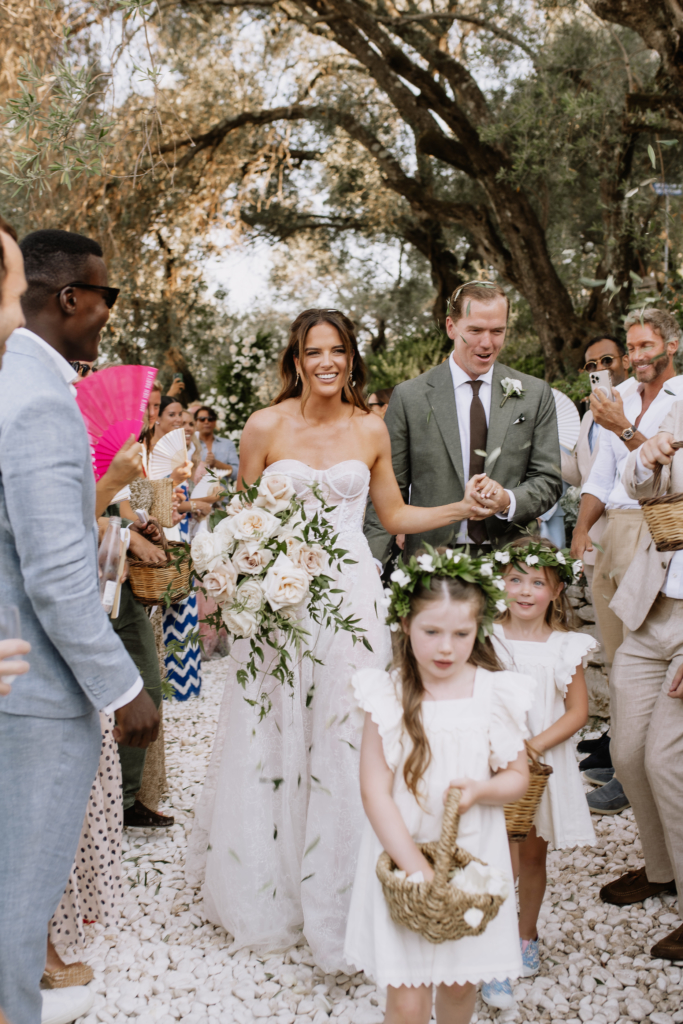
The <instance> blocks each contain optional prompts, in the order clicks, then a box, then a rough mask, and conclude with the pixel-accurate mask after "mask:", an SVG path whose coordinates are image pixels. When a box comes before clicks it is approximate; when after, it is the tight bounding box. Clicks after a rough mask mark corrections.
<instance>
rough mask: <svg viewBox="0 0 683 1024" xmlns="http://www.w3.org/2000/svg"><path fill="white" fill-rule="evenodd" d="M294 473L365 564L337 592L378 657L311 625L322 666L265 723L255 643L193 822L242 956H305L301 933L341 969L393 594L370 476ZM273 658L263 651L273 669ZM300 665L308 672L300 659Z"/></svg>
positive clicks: (213, 895)
mask: <svg viewBox="0 0 683 1024" xmlns="http://www.w3.org/2000/svg"><path fill="white" fill-rule="evenodd" d="M271 473H284V474H286V475H287V476H289V477H290V478H291V479H292V482H293V484H294V487H295V488H296V492H297V495H298V496H299V498H301V499H302V500H303V501H304V503H305V506H306V509H307V511H308V510H310V511H311V512H313V511H314V510H315V509H317V508H318V507H319V504H320V503H319V501H318V499H317V498H316V497H315V495H314V494H313V491H312V490H311V486H316V485H317V486H318V487H320V493H322V495H323V497H324V498H325V501H326V503H327V504H328V505H334V506H336V508H335V511H334V513H332V516H331V518H332V519H333V524H334V527H335V529H336V530H337V531H338V533H339V545H338V546H339V547H342V548H345V549H347V550H348V551H349V557H350V558H353V559H355V564H353V565H346V566H344V572H343V574H342V575H341V576H339V578H338V581H337V583H336V584H333V585H336V586H338V587H339V588H340V589H342V590H343V591H344V597H343V600H344V614H346V615H349V614H350V615H354V616H356V617H357V618H358V619H360V624H361V625H362V626H364V627H365V629H366V634H365V635H366V636H367V638H368V640H369V642H370V644H371V646H372V649H373V651H372V653H370V651H368V650H367V649H366V648H365V647H364V646H363V645H362V644H356V645H355V646H354V645H353V644H352V642H351V638H350V636H349V634H348V633H346V632H341V631H340V632H338V633H336V634H335V633H333V632H332V631H330V630H325V629H321V628H320V627H319V626H317V625H316V623H313V622H310V620H309V621H308V622H304V625H305V626H306V628H307V629H309V631H310V633H311V639H309V644H311V643H312V640H314V641H315V649H314V654H315V657H316V658H318V659H320V661H321V662H322V664H319V665H318V664H314V663H312V662H311V661H310V660H308V659H303V660H301V661H300V662H299V661H297V663H296V665H295V666H294V672H295V679H296V683H295V686H294V689H293V690H292V689H291V688H290V687H288V686H285V687H283V686H282V685H281V684H280V682H279V681H278V680H277V679H274V678H272V677H270V678H268V677H266V678H265V680H264V682H265V685H266V687H267V689H268V691H269V692H270V693H271V699H272V703H273V706H272V709H271V711H270V712H269V714H268V715H267V716H266V717H265V718H264V719H263V720H262V721H259V719H258V709H256V708H254V707H252V706H251V705H250V704H248V703H247V701H246V700H245V697H246V698H253V696H254V693H253V692H250V691H254V690H256V689H257V688H258V685H257V684H256V683H251V682H250V683H249V684H248V685H247V688H246V691H245V690H244V689H243V688H242V687H241V686H240V685H239V684H238V683H237V681H236V671H237V669H238V667H239V662H240V660H242V659H244V658H245V655H246V652H247V651H248V641H246V640H239V641H237V642H236V643H235V644H234V645H233V648H232V651H231V655H232V657H231V660H230V662H229V666H230V668H229V675H228V679H227V681H226V686H225V693H224V697H223V704H222V707H221V713H220V718H219V721H218V727H217V732H216V739H215V744H214V749H213V753H212V756H211V761H210V763H209V768H208V772H207V778H206V782H205V784H204V789H203V792H202V795H201V797H200V799H199V801H198V804H197V807H196V810H195V825H194V829H193V832H192V836H191V839H190V850H189V854H188V866H187V874H188V879H189V880H190V881H191V882H193V883H196V882H197V881H199V880H200V879H201V878H202V877H204V889H203V896H204V904H205V909H206V913H207V916H208V917H209V919H210V920H211V921H213V922H214V923H215V924H220V925H222V926H223V927H224V928H225V929H226V931H227V932H229V933H230V934H231V935H232V936H233V938H234V944H233V947H232V948H233V949H239V948H242V947H248V948H250V949H253V950H256V951H257V952H262V953H268V952H274V951H277V950H282V949H286V948H287V947H289V946H292V945H295V944H296V943H297V942H298V941H299V939H300V938H301V935H302V933H303V935H304V936H305V938H306V941H307V942H308V943H309V945H310V947H311V950H312V952H313V956H314V958H315V960H316V963H317V964H318V965H319V966H320V967H321V968H323V970H325V971H328V972H334V971H337V970H343V969H344V968H345V966H346V964H345V961H344V957H343V944H344V932H345V928H346V918H347V913H348V907H349V900H350V898H351V886H352V884H353V878H354V873H355V868H356V857H357V853H358V845H359V841H360V835H361V831H362V826H363V820H364V819H363V808H362V804H361V799H360V787H359V779H358V770H359V751H360V738H361V731H362V724H363V718H362V714H361V713H359V711H358V710H357V709H356V706H355V703H354V699H353V693H352V690H351V686H350V680H351V676H352V675H353V673H354V672H356V671H358V670H359V669H361V668H368V667H374V668H385V666H386V665H387V662H388V661H389V659H390V656H391V643H390V634H389V630H388V628H387V627H386V626H385V625H384V609H383V607H382V606H381V605H380V598H381V596H382V586H381V582H380V579H379V576H378V573H377V569H376V568H375V564H374V562H373V560H372V556H371V554H370V549H369V547H368V544H367V541H366V540H365V537H364V536H363V516H364V513H365V506H366V503H367V496H368V488H369V484H370V471H369V469H368V467H367V466H366V465H365V463H363V462H360V461H358V460H356V459H349V460H347V461H345V462H340V463H338V464H337V465H336V466H332V467H331V468H330V469H325V470H316V469H311V468H310V467H309V466H307V465H305V464H304V463H303V462H299V461H297V460H295V459H284V460H281V461H279V462H276V463H273V464H272V465H271V466H269V467H268V468H267V469H266V470H265V472H264V476H266V475H269V474H271ZM267 651H268V649H267V648H266V650H265V652H264V653H266V657H267ZM293 660H296V658H295V656H294V655H293Z"/></svg>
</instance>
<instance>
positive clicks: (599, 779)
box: [581, 768, 614, 786]
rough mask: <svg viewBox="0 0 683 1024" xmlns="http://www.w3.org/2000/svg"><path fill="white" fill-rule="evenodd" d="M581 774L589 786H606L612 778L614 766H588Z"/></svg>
mask: <svg viewBox="0 0 683 1024" xmlns="http://www.w3.org/2000/svg"><path fill="white" fill-rule="evenodd" d="M581 774H582V775H583V777H584V779H585V780H586V782H590V784H591V786H606V785H607V783H608V782H611V781H612V779H613V778H614V768H589V769H588V771H586V772H581Z"/></svg>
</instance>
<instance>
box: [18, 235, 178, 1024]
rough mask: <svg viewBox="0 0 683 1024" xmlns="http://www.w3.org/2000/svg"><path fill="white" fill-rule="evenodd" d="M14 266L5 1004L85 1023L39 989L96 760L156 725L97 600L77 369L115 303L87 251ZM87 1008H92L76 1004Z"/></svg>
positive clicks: (72, 992) (86, 246) (49, 246)
mask: <svg viewBox="0 0 683 1024" xmlns="http://www.w3.org/2000/svg"><path fill="white" fill-rule="evenodd" d="M20 249H21V254H22V255H23V260H24V270H25V276H26V281H27V288H26V291H25V293H24V295H23V296H22V300H21V302H22V309H23V316H24V321H25V326H20V327H17V328H16V329H15V330H14V331H13V332H12V334H11V335H10V337H9V339H8V341H7V351H6V354H5V357H4V359H3V365H2V370H1V371H0V581H1V582H2V601H3V603H5V604H11V605H17V606H18V608H19V611H20V615H21V625H22V633H23V634H24V637H25V639H27V640H29V642H30V644H31V660H30V668H29V671H28V672H27V673H26V674H25V675H23V676H22V677H21V679H20V680H19V681H18V682H17V683H15V685H14V686H13V687H12V692H11V693H10V694H9V695H8V696H6V697H3V701H2V707H0V777H1V778H2V787H0V864H2V870H3V881H2V883H1V884H0V1005H2V1007H3V1009H4V1010H5V1012H6V1013H7V1016H8V1018H9V1020H11V1021H12V1024H40V1022H41V1017H42V1021H43V1022H44V1024H45V1022H48V1021H57V1020H59V1021H61V1022H66V1021H70V1020H73V1019H75V1018H76V1017H78V1016H81V1015H82V1014H83V1013H87V1012H88V1008H89V1005H90V1003H91V998H88V999H85V1002H86V1003H87V1004H88V1005H87V1006H85V1005H84V995H83V989H81V988H79V987H78V986H72V987H70V988H64V989H58V990H46V992H45V994H42V993H41V990H40V979H41V976H42V974H43V970H44V968H45V954H46V937H47V928H48V922H49V921H50V918H51V917H52V915H53V914H54V912H55V910H56V909H57V906H58V904H59V901H60V899H61V897H62V894H63V893H64V890H65V888H66V884H67V881H68V878H69V873H70V871H71V867H72V864H73V860H74V856H75V853H76V848H77V845H78V838H79V835H80V833H81V828H82V826H83V820H84V818H85V812H86V807H87V804H88V797H89V795H90V789H91V786H92V783H93V780H94V778H95V775H96V772H97V766H98V763H99V759H100V749H101V741H102V737H101V730H100V718H99V714H98V712H99V711H100V710H102V711H105V712H107V713H109V714H114V715H115V718H116V726H115V729H114V739H116V740H117V741H118V742H120V743H123V744H128V745H130V746H134V747H146V746H147V745H148V744H149V743H150V742H151V741H153V740H154V739H156V736H157V732H158V728H159V714H158V712H157V710H156V708H155V706H154V703H153V701H152V699H151V698H150V697H149V695H148V694H147V693H146V691H145V690H144V689H143V682H142V678H141V677H140V675H139V672H138V669H137V668H136V666H135V663H134V662H133V660H132V659H131V658H130V657H129V655H128V654H127V653H126V651H125V649H124V647H123V644H122V643H121V640H120V639H119V638H118V637H117V636H116V634H115V633H114V631H113V629H112V625H111V622H110V621H109V619H108V617H107V615H106V614H105V612H104V610H103V608H102V605H101V603H100V599H99V583H98V573H97V529H96V523H95V514H96V491H95V478H94V475H93V469H92V456H91V452H90V445H89V443H88V435H87V432H86V429H85V424H84V422H83V418H82V416H81V414H80V412H79V410H78V406H77V405H76V402H75V400H74V394H75V387H74V386H73V381H74V380H75V379H76V377H77V373H76V371H74V369H73V366H72V365H71V363H72V362H75V361H78V362H85V363H92V362H94V361H95V360H96V359H97V354H98V345H99V339H100V333H101V331H102V328H103V327H104V325H105V324H106V322H107V320H108V319H109V311H110V309H111V307H112V306H113V304H114V301H115V299H116V296H117V294H118V291H117V289H115V288H110V287H109V285H108V283H107V268H106V266H105V263H104V260H103V259H102V249H101V248H100V246H99V245H98V243H97V242H95V241H93V240H92V239H90V238H86V237H84V236H83V235H77V234H74V233H72V232H68V231H34V232H33V233H32V234H30V235H28V236H27V237H26V238H24V239H23V241H22V243H21V246H20ZM85 995H86V996H88V993H87V992H86V993H85Z"/></svg>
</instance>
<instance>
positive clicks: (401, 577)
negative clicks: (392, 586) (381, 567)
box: [389, 569, 410, 587]
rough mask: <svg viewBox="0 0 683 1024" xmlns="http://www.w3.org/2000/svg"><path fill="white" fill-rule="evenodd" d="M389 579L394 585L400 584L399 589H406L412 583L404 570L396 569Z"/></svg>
mask: <svg viewBox="0 0 683 1024" xmlns="http://www.w3.org/2000/svg"><path fill="white" fill-rule="evenodd" d="M389 579H390V580H391V582H392V583H398V585H399V587H405V586H406V584H407V583H410V576H409V575H408V573H407V572H404V571H403V569H394V571H393V572H392V574H391V576H390V577H389Z"/></svg>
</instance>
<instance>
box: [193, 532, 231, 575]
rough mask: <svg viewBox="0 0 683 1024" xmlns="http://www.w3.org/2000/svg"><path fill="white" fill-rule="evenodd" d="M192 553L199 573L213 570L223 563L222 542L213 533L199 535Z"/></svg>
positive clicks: (195, 539)
mask: <svg viewBox="0 0 683 1024" xmlns="http://www.w3.org/2000/svg"><path fill="white" fill-rule="evenodd" d="M190 551H191V553H192V561H193V562H194V566H195V569H196V570H197V572H206V571H207V570H209V571H210V570H213V569H215V568H216V566H217V565H220V563H221V562H222V561H223V558H222V553H221V545H220V541H219V540H218V539H217V538H216V536H215V534H213V533H198V534H197V536H196V537H195V538H194V540H193V541H192V544H191V547H190Z"/></svg>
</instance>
